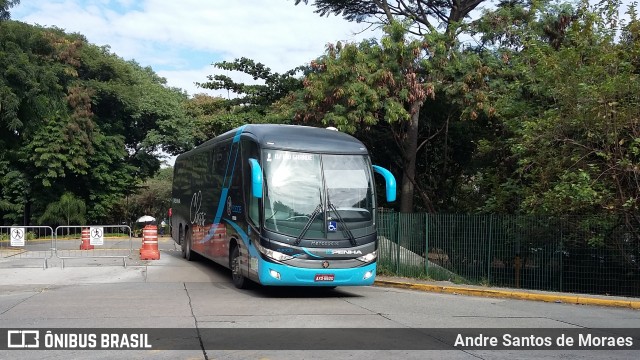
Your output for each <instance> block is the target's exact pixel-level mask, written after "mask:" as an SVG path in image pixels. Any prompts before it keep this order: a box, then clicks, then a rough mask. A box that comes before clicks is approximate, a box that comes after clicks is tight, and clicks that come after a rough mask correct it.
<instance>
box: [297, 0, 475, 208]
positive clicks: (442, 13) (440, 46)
mask: <svg viewBox="0 0 640 360" xmlns="http://www.w3.org/2000/svg"><path fill="white" fill-rule="evenodd" d="M300 2H301V0H298V1H296V5H298V4H299V3H300ZM304 2H305V3H308V1H304ZM480 3H482V0H470V1H466V0H465V1H456V2H454V3H450V2H442V1H412V2H403V1H400V2H389V1H386V0H381V1H373V2H371V1H360V0H350V1H339V0H337V1H334V0H327V1H322V0H321V1H314V3H313V5H314V6H315V7H316V8H317V10H316V12H317V13H319V14H320V15H327V14H329V13H333V14H335V15H342V16H343V17H344V18H345V19H347V20H349V21H358V22H370V23H372V24H376V25H378V26H385V25H386V26H389V25H392V24H394V23H395V22H396V21H397V20H398V19H400V20H404V21H405V25H406V30H405V31H406V32H410V33H413V34H415V35H419V36H423V37H424V42H425V43H426V44H428V45H429V47H430V48H429V51H428V52H427V56H426V57H424V58H423V61H420V62H418V61H416V62H415V63H413V64H409V63H410V59H414V60H417V59H418V58H419V57H420V56H422V55H423V54H421V53H420V50H419V49H418V50H417V51H418V53H416V54H414V55H413V56H412V57H409V58H407V62H406V63H404V64H401V66H408V67H405V68H402V67H401V68H397V66H396V67H392V68H390V69H391V70H392V71H399V72H401V71H405V70H406V71H408V73H410V74H413V75H411V76H413V79H412V81H413V82H415V84H416V86H418V85H419V86H422V87H426V88H427V89H429V90H428V91H429V92H430V95H433V96H435V95H437V93H438V92H440V91H447V92H451V90H454V92H457V93H458V94H461V95H462V96H463V97H467V98H468V97H470V95H471V94H470V92H469V91H468V89H462V91H460V90H461V89H456V88H457V87H458V86H459V85H461V84H464V83H473V82H475V77H474V73H478V72H482V70H480V71H478V69H470V71H472V73H468V74H459V70H460V68H457V66H458V65H459V63H458V62H457V61H455V60H456V59H455V55H454V54H452V53H454V52H457V51H459V50H460V49H457V48H456V46H458V45H459V44H458V43H457V36H458V33H459V30H460V29H461V28H462V27H461V25H462V22H463V20H464V19H465V18H466V17H467V15H468V14H469V13H470V12H471V11H472V10H473V9H475V8H476V7H477V6H478V5H479V4H480ZM440 25H442V27H444V28H445V31H444V32H443V33H442V34H441V33H439V32H438V28H439V27H440ZM392 26H393V25H392ZM452 60H453V61H452ZM403 61H404V58H403ZM382 63H383V64H384V63H385V62H384V61H383V62H382ZM452 74H454V75H456V76H457V77H455V78H453V79H452V78H451V76H450V75H452ZM459 75H462V76H463V77H462V78H461V77H460V76H459ZM464 77H467V78H469V77H471V81H465V79H464ZM445 80H446V81H450V82H448V83H447V82H443V81H445ZM483 85H484V84H483V81H482V80H481V81H480V82H479V84H478V86H477V87H476V86H475V85H474V86H473V87H474V88H478V87H482V86H483ZM476 93H478V92H476ZM451 95H452V94H448V96H451ZM424 100H425V97H413V98H412V102H411V104H407V110H408V112H409V113H410V114H411V116H410V118H409V119H406V124H405V126H406V130H405V131H404V136H402V137H400V138H397V139H396V140H397V141H400V142H401V145H400V148H401V151H402V157H403V161H402V172H403V176H402V184H401V194H400V210H401V211H403V212H410V211H413V209H414V205H413V199H414V189H415V188H416V185H417V181H416V176H415V174H416V157H417V151H418V146H419V145H418V139H419V137H420V136H419V130H420V119H425V120H427V121H429V116H426V117H425V116H421V111H422V109H423V104H424ZM462 102H465V103H466V106H467V109H463V110H461V111H462V113H463V114H464V113H469V115H471V118H477V116H478V113H477V111H476V110H474V109H472V107H471V106H469V105H470V104H471V103H472V102H473V103H475V105H477V104H484V103H485V100H484V99H483V98H481V99H473V101H467V100H465V99H464V98H463V99H462ZM472 106H473V105H472ZM480 107H483V105H480ZM423 128H424V126H423ZM419 194H420V195H421V197H422V199H423V203H424V204H425V206H426V208H427V209H428V210H429V211H435V208H434V206H433V204H432V201H431V200H430V199H429V197H428V195H427V194H426V192H425V191H419Z"/></svg>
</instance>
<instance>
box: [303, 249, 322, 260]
mask: <svg viewBox="0 0 640 360" xmlns="http://www.w3.org/2000/svg"><path fill="white" fill-rule="evenodd" d="M302 251H304V252H305V253H307V255H310V256H313V257H315V258H319V259H322V256H318V255H316V254H312V253H311V252H310V251H309V250H307V248H302Z"/></svg>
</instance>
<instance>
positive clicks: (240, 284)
mask: <svg viewBox="0 0 640 360" xmlns="http://www.w3.org/2000/svg"><path fill="white" fill-rule="evenodd" d="M229 267H230V268H231V280H233V285H234V286H235V287H237V288H238V289H246V288H247V287H248V286H249V280H247V278H246V277H244V275H242V271H241V270H240V248H239V247H238V246H237V245H236V246H234V247H233V251H231V257H230V259H229Z"/></svg>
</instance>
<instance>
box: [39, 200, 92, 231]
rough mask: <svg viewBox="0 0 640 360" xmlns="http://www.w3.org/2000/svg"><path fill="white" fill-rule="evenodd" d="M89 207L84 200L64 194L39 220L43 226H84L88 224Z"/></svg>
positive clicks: (48, 206)
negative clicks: (86, 218) (86, 219)
mask: <svg viewBox="0 0 640 360" xmlns="http://www.w3.org/2000/svg"><path fill="white" fill-rule="evenodd" d="M86 212H87V207H86V205H85V203H84V201H83V200H82V199H79V198H77V197H76V196H74V195H73V194H72V193H70V192H66V193H64V194H62V196H61V197H60V199H59V200H58V201H56V202H52V203H49V205H47V208H46V209H45V211H44V213H43V214H42V215H41V216H40V218H39V219H38V224H40V225H43V224H47V225H72V224H76V225H82V224H86V221H85V215H86Z"/></svg>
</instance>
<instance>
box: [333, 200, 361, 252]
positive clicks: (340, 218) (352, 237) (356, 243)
mask: <svg viewBox="0 0 640 360" xmlns="http://www.w3.org/2000/svg"><path fill="white" fill-rule="evenodd" d="M329 209H330V210H333V212H335V213H336V217H337V218H338V220H340V222H341V223H342V227H343V228H344V231H345V232H346V233H347V236H348V237H349V242H351V246H358V242H357V241H356V238H355V237H354V236H353V234H352V233H351V230H349V226H347V222H346V221H344V219H343V218H342V216H340V213H339V212H338V209H336V206H335V205H333V203H332V202H331V201H329Z"/></svg>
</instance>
